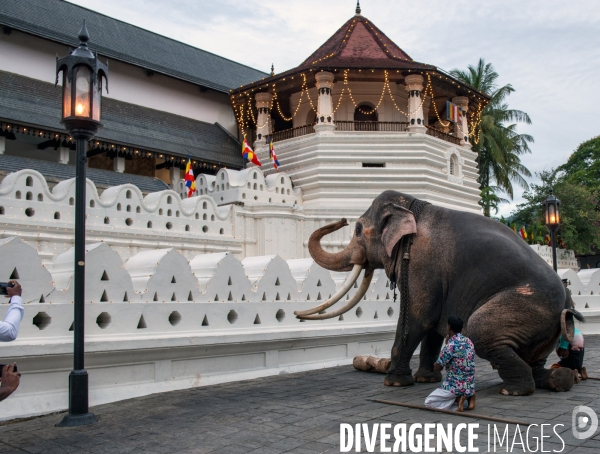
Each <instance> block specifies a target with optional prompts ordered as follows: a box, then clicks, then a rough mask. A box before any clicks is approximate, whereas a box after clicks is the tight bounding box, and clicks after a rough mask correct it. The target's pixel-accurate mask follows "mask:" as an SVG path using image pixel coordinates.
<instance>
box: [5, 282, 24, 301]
mask: <svg viewBox="0 0 600 454" xmlns="http://www.w3.org/2000/svg"><path fill="white" fill-rule="evenodd" d="M0 295H5V298H12V297H13V296H21V285H20V284H19V283H18V282H17V281H8V282H0Z"/></svg>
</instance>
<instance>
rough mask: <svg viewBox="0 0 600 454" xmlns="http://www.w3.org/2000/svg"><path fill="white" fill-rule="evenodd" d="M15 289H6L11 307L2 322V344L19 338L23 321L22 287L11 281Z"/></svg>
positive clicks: (0, 337) (0, 335)
mask: <svg viewBox="0 0 600 454" xmlns="http://www.w3.org/2000/svg"><path fill="white" fill-rule="evenodd" d="M9 284H13V287H6V293H7V294H8V295H7V296H6V298H10V305H9V306H8V312H6V317H4V321H3V322H0V342H10V341H14V340H15V339H16V338H17V334H18V333H19V325H20V324H21V320H22V319H23V314H24V313H25V311H24V310H23V301H22V300H21V286H20V285H19V283H18V282H17V281H10V282H9Z"/></svg>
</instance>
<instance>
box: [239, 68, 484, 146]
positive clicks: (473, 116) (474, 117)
mask: <svg viewBox="0 0 600 454" xmlns="http://www.w3.org/2000/svg"><path fill="white" fill-rule="evenodd" d="M311 71H312V70H311ZM357 71H358V72H359V73H361V72H362V70H361V69H359V70H357ZM371 72H374V70H371ZM397 72H399V70H397ZM349 73H350V69H345V70H344V71H343V76H344V78H343V84H342V90H341V92H340V93H339V98H338V100H337V103H336V106H335V108H334V109H333V110H332V113H333V114H335V113H336V112H337V111H338V109H339V108H340V106H341V105H342V101H343V99H344V96H345V95H346V94H347V95H348V98H349V99H350V101H351V103H352V104H353V105H354V107H355V109H357V110H358V111H359V112H361V113H362V114H366V115H369V114H372V113H373V112H376V111H377V110H378V109H379V108H380V106H381V104H382V103H383V100H384V98H385V95H386V93H387V94H388V95H389V98H390V99H391V101H392V105H393V106H394V108H395V109H396V110H397V111H398V112H400V113H401V114H402V115H404V116H406V117H410V116H412V115H414V114H415V113H416V112H417V111H419V109H421V108H422V107H423V105H424V103H425V100H426V98H427V97H428V96H429V97H430V99H431V100H434V99H435V95H434V91H433V83H432V78H431V75H432V74H431V73H421V74H425V75H426V76H427V84H426V86H425V87H424V89H423V90H422V96H421V102H420V103H419V104H418V105H416V106H414V107H413V109H412V110H409V111H408V112H406V111H404V110H403V109H402V108H401V107H399V106H398V104H397V102H396V99H395V97H394V94H393V92H392V88H391V85H390V80H389V71H388V70H384V82H383V86H382V89H381V94H380V95H379V100H378V102H377V104H376V105H375V106H374V107H373V108H372V109H371V110H369V111H367V110H365V109H363V108H362V107H363V106H361V105H360V103H359V102H357V101H356V99H355V95H353V93H352V89H351V88H350V84H349V80H348V76H349ZM434 75H437V76H438V78H439V79H441V80H444V79H445V80H446V81H448V82H450V83H452V84H453V85H458V84H457V83H456V82H454V81H453V80H452V79H451V78H449V77H445V76H443V75H440V74H434ZM300 76H301V77H302V85H301V87H300V91H299V93H300V96H299V98H298V101H297V104H296V107H295V109H294V112H293V113H292V114H291V116H287V115H285V113H284V112H283V110H282V108H281V105H280V102H279V99H278V91H277V87H276V84H275V83H271V84H269V85H268V86H267V91H271V92H272V95H273V98H272V105H273V108H274V110H276V111H277V113H278V114H279V116H280V117H281V118H282V119H283V120H284V121H287V122H289V121H292V120H293V119H294V118H295V117H296V116H297V115H298V113H299V112H300V109H301V107H302V105H303V102H302V101H303V99H304V97H305V96H306V100H307V102H308V104H309V106H310V109H311V110H312V111H314V112H315V115H316V116H317V117H318V116H320V114H319V112H318V108H317V107H316V106H315V103H314V102H313V100H312V98H311V96H310V92H309V88H308V83H307V77H306V74H304V73H301V74H300ZM291 79H293V76H292V77H291ZM282 80H283V81H285V78H283V79H282ZM263 87H264V86H263ZM254 91H255V89H252V90H250V91H246V92H244V93H239V95H238V96H239V97H242V96H246V97H247V99H246V100H245V102H242V103H239V104H238V103H236V102H235V95H232V96H231V98H232V101H233V108H234V114H235V116H236V119H237V121H238V124H239V125H240V128H241V130H242V134H246V132H247V130H248V129H249V128H250V125H251V124H254V125H256V127H257V128H258V129H260V128H262V127H264V126H265V125H266V124H267V123H268V121H269V116H268V115H267V116H265V120H264V122H263V123H262V124H259V123H258V122H257V119H256V116H255V115H254V109H253V107H252V97H251V96H250V94H251V93H252V92H254ZM469 93H471V91H470V90H469ZM431 104H432V105H433V111H434V113H435V116H436V117H437V120H438V121H439V123H440V125H441V126H442V127H444V128H446V127H449V126H450V125H451V124H452V122H451V121H450V120H448V121H444V120H442V117H441V115H440V113H439V110H438V108H437V105H436V103H435V102H434V101H433V102H431ZM484 107H485V106H484V103H483V99H482V98H480V99H478V100H477V107H476V109H475V110H471V111H469V112H468V119H469V126H468V131H463V128H462V124H461V123H454V124H455V125H456V126H457V128H458V130H459V131H460V132H461V134H462V135H463V136H468V137H472V138H473V142H475V143H479V140H480V134H481V131H480V128H479V125H480V124H481V116H482V112H483V109H484Z"/></svg>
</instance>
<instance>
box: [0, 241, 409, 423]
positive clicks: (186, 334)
mask: <svg viewBox="0 0 600 454" xmlns="http://www.w3.org/2000/svg"><path fill="white" fill-rule="evenodd" d="M0 256H1V257H2V260H1V261H0V281H7V280H8V279H9V278H11V277H12V278H17V279H18V280H19V282H20V283H21V284H22V286H23V299H24V305H25V316H24V319H23V321H22V324H21V327H20V331H19V336H18V338H17V340H16V341H14V342H10V343H4V344H2V345H0V349H1V350H0V351H1V352H2V353H1V354H0V357H1V358H0V362H3V363H6V362H12V361H16V362H17V363H18V365H19V371H21V372H22V373H23V377H22V380H21V385H20V386H19V389H18V390H17V392H16V393H15V394H14V395H13V396H11V405H9V406H5V408H4V410H3V412H2V415H1V416H0V419H11V418H16V417H24V416H29V415H35V414H42V413H48V412H53V411H58V410H63V409H65V408H67V405H68V399H67V395H68V388H67V385H68V375H69V372H70V370H71V368H72V352H73V332H72V330H73V249H69V250H67V251H65V252H62V253H60V254H57V255H56V256H55V257H53V258H52V259H51V260H48V261H47V264H46V265H44V264H43V262H42V260H41V258H40V257H39V256H38V254H37V253H36V251H35V249H34V248H33V247H31V246H30V245H28V244H26V243H25V242H24V241H22V240H21V239H19V238H18V237H12V238H5V239H3V240H2V241H0ZM85 263H86V285H85V286H86V314H85V323H86V325H85V329H86V368H87V370H88V371H89V375H90V401H91V405H97V404H101V403H107V402H112V401H116V400H120V399H125V398H131V397H134V396H141V395H146V394H151V393H155V392H163V391H169V390H174V389H183V388H189V387H196V386H204V385H208V384H214V383H219V382H224V381H234V380H241V379H248V378H255V377H260V376H266V375H271V374H279V373H285V372H292V371H299V370H309V369H315V368H321V367H327V366H335V365H341V364H349V363H350V362H351V361H352V358H353V357H354V356H355V355H357V354H375V355H389V352H390V349H391V344H392V341H393V337H394V333H395V328H396V323H397V316H398V312H399V311H398V303H394V302H393V301H392V300H391V292H389V288H388V287H389V283H388V281H387V278H386V276H385V274H384V273H382V272H379V273H377V275H376V276H375V278H374V279H373V282H372V284H371V288H370V290H369V292H368V293H367V296H366V299H365V300H363V301H362V302H361V303H360V304H359V305H358V306H357V307H356V308H354V309H352V310H351V311H350V312H348V313H346V314H344V316H343V317H340V318H336V319H331V320H324V321H306V322H300V320H298V319H296V318H295V316H294V314H293V313H294V310H302V309H308V308H309V307H313V306H315V305H317V304H318V303H319V302H322V301H324V300H325V299H326V298H328V297H329V295H330V294H332V293H334V292H335V291H336V288H339V286H340V285H341V284H342V282H343V275H342V274H340V273H335V274H336V276H335V279H333V278H332V275H331V273H330V272H329V271H327V270H325V269H323V268H321V267H319V266H318V265H316V264H315V263H314V262H313V261H312V259H295V260H288V261H285V260H283V259H282V258H280V257H279V256H276V255H275V256H262V257H247V258H246V259H244V260H243V261H240V260H238V259H237V258H235V257H234V256H233V255H232V254H231V253H225V252H224V253H210V254H199V255H196V256H195V257H193V258H192V259H191V260H188V259H186V258H185V257H184V256H183V255H182V254H180V253H179V252H177V251H176V250H175V249H174V248H164V249H157V250H153V251H151V250H147V251H141V252H138V253H137V254H135V255H133V256H132V257H130V258H129V259H128V260H127V261H126V262H125V263H123V260H122V258H121V257H120V256H119V254H118V253H117V252H116V251H115V249H113V248H111V247H110V246H108V245H107V244H106V243H96V244H89V245H87V246H86V259H85ZM6 308H7V306H6V305H3V307H0V317H3V316H4V311H5V310H6Z"/></svg>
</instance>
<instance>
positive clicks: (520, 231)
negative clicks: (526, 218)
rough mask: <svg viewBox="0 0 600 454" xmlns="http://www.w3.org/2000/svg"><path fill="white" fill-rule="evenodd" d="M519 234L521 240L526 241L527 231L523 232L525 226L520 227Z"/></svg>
mask: <svg viewBox="0 0 600 454" xmlns="http://www.w3.org/2000/svg"><path fill="white" fill-rule="evenodd" d="M519 233H520V234H521V238H523V239H524V240H526V239H527V230H525V226H523V227H521V230H519Z"/></svg>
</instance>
